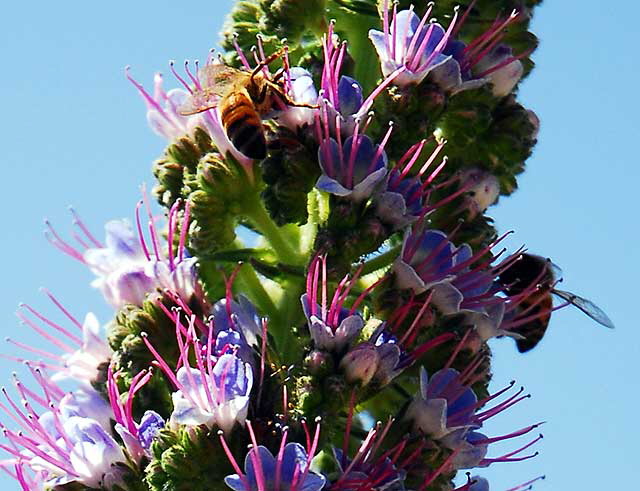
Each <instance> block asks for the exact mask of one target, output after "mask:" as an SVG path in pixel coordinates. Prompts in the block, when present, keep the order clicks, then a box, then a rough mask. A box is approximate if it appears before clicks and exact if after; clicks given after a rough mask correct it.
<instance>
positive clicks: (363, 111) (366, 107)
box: [356, 66, 407, 117]
mask: <svg viewBox="0 0 640 491" xmlns="http://www.w3.org/2000/svg"><path fill="white" fill-rule="evenodd" d="M406 69H407V68H406V67H404V66H401V67H400V68H397V69H396V70H394V71H393V72H391V73H390V74H389V76H388V77H387V78H385V79H384V80H383V81H382V83H381V84H380V85H378V87H376V88H375V89H374V90H373V92H371V94H369V97H367V98H366V99H365V100H364V102H363V103H362V106H360V109H359V110H358V112H357V113H356V117H359V116H362V115H364V114H366V113H367V111H369V108H370V107H371V106H372V105H373V101H374V100H375V98H376V97H378V95H380V93H381V92H382V91H383V90H384V89H386V88H387V86H388V85H389V84H391V82H393V80H394V79H395V78H396V77H397V76H398V75H400V74H401V73H402V72H404V71H406Z"/></svg>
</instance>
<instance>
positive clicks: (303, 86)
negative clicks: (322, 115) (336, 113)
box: [273, 66, 318, 131]
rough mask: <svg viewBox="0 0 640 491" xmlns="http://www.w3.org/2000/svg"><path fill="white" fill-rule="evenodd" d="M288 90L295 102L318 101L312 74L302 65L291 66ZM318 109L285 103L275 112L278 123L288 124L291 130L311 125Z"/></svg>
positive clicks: (308, 102)
mask: <svg viewBox="0 0 640 491" xmlns="http://www.w3.org/2000/svg"><path fill="white" fill-rule="evenodd" d="M285 83H286V86H287V89H288V90H287V92H288V95H289V97H290V98H291V100H292V101H293V102H296V103H298V104H308V105H309V106H311V105H314V104H316V103H317V101H318V91H317V90H316V88H315V85H314V84H313V78H311V74H310V73H309V72H308V71H307V70H305V69H304V68H302V67H297V66H294V67H291V68H290V69H289V73H288V76H287V81H286V82H285ZM316 111H317V109H313V108H311V107H296V106H289V105H285V106H284V107H283V108H282V109H281V110H280V111H278V112H277V113H276V114H274V116H273V119H275V120H276V121H277V122H278V124H280V125H282V126H286V127H287V128H289V129H291V130H294V131H295V130H296V129H297V128H302V127H304V126H308V125H311V124H312V123H313V121H314V116H315V113H316Z"/></svg>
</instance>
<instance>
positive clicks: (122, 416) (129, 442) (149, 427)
mask: <svg viewBox="0 0 640 491" xmlns="http://www.w3.org/2000/svg"><path fill="white" fill-rule="evenodd" d="M118 375H119V374H118V373H115V374H114V373H113V370H112V368H111V366H109V371H108V378H107V393H108V395H109V403H110V404H111V410H112V412H113V415H114V419H115V421H116V425H115V429H116V432H118V435H120V437H121V438H122V441H123V442H124V445H125V447H126V449H127V452H128V453H129V455H130V456H131V458H132V459H133V460H134V461H135V462H137V463H139V462H140V459H142V457H143V456H144V455H147V456H150V452H149V450H150V448H151V443H152V440H153V438H154V437H155V435H156V434H157V433H158V432H159V431H160V430H161V429H162V428H163V427H164V424H165V423H164V419H162V417H161V416H160V415H159V414H158V413H156V412H155V411H145V413H144V415H143V416H142V419H141V420H140V424H138V423H136V422H135V421H134V419H133V404H132V401H133V399H134V397H135V395H136V393H137V392H138V391H139V390H140V389H141V388H142V387H144V385H145V384H146V383H147V382H148V381H149V379H150V378H151V375H152V374H151V372H150V371H149V372H147V371H146V370H143V371H141V372H139V373H138V374H136V375H135V376H134V377H133V380H132V381H131V384H130V387H129V391H128V393H127V399H126V401H127V402H126V403H123V401H122V399H121V397H120V391H119V390H118V384H117V383H116V380H117V377H118Z"/></svg>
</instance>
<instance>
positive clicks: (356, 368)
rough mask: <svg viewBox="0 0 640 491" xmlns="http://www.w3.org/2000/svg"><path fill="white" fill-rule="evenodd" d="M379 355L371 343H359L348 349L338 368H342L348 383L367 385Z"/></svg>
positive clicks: (373, 372)
mask: <svg viewBox="0 0 640 491" xmlns="http://www.w3.org/2000/svg"><path fill="white" fill-rule="evenodd" d="M379 362H380V355H379V354H378V351H377V350H376V348H375V346H373V345H372V344H361V345H359V346H356V347H355V348H354V349H353V350H351V351H349V352H348V353H347V354H346V355H345V356H344V358H343V359H342V361H341V362H340V368H342V370H344V373H345V378H346V379H347V382H349V383H360V384H361V385H367V384H368V383H369V382H370V381H371V379H372V378H373V376H374V375H375V373H376V370H377V369H378V363H379Z"/></svg>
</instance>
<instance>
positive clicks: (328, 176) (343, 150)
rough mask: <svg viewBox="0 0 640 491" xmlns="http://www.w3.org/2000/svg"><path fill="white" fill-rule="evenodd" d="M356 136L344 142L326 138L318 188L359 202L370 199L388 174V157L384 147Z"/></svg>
mask: <svg viewBox="0 0 640 491" xmlns="http://www.w3.org/2000/svg"><path fill="white" fill-rule="evenodd" d="M357 131H358V130H357V126H356V131H355V133H354V135H352V136H350V137H348V138H347V139H346V141H345V142H344V144H343V143H341V141H340V139H339V140H338V141H337V142H336V140H334V139H333V138H330V137H329V138H326V139H324V140H323V141H322V143H320V148H319V149H318V159H319V161H320V167H321V168H322V175H321V176H320V177H319V178H318V182H317V183H316V187H317V188H318V189H320V190H321V191H326V192H327V193H330V194H334V195H336V196H341V197H348V198H349V199H350V200H352V201H355V202H360V201H362V200H365V199H367V198H369V196H371V195H372V194H373V191H374V190H375V188H376V187H377V186H378V185H379V184H380V183H381V182H382V181H383V180H384V178H385V177H386V175H387V155H386V154H385V152H384V147H383V146H382V145H376V144H374V143H373V142H372V141H371V139H370V138H369V137H368V136H366V135H359V134H358V132H357Z"/></svg>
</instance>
